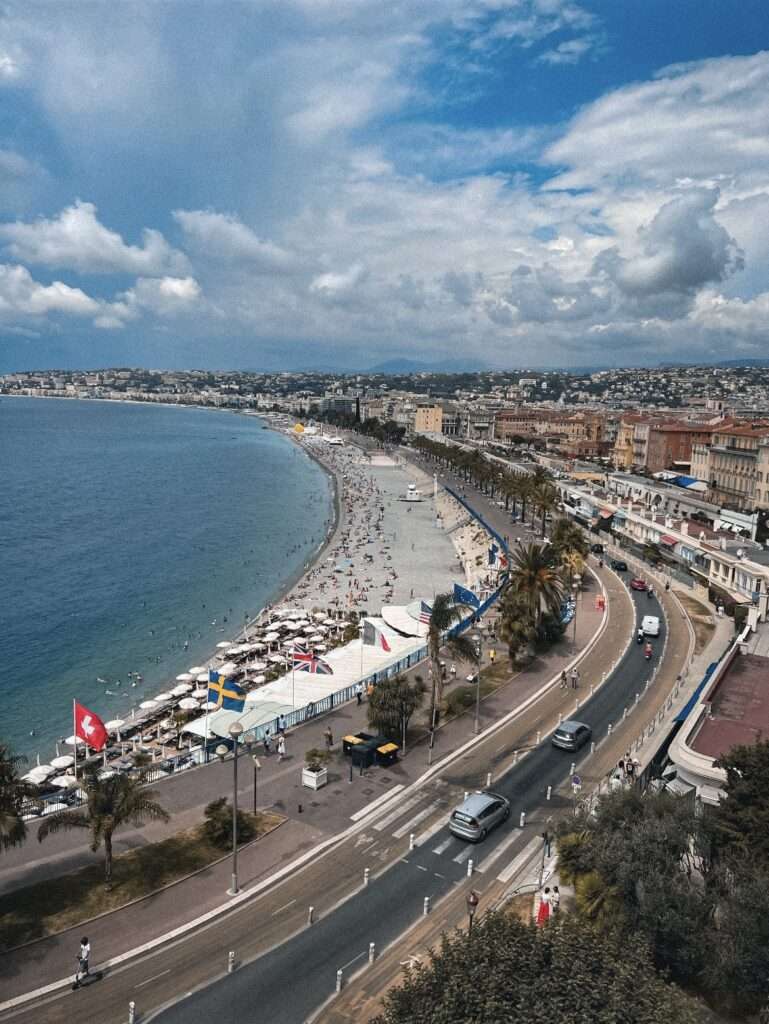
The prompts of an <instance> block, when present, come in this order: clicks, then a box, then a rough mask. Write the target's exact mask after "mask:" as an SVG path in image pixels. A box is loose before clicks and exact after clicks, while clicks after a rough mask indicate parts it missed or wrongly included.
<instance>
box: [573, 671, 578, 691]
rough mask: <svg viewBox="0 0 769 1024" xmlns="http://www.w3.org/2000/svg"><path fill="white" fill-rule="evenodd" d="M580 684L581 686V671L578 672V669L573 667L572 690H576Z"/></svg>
mask: <svg viewBox="0 0 769 1024" xmlns="http://www.w3.org/2000/svg"><path fill="white" fill-rule="evenodd" d="M578 686H579V672H578V670H577V669H576V668H573V669H572V670H571V688H572V690H576V689H577V687H578Z"/></svg>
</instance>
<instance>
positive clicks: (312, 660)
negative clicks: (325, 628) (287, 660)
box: [293, 651, 334, 676]
mask: <svg viewBox="0 0 769 1024" xmlns="http://www.w3.org/2000/svg"><path fill="white" fill-rule="evenodd" d="M293 657H294V668H295V669H297V670H298V671H299V672H314V673H315V674H316V675H319V676H332V675H333V674H334V670H333V669H332V668H331V666H330V665H329V664H328V662H326V661H324V660H323V659H322V658H319V657H318V656H317V654H316V653H315V651H308V652H307V653H306V654H305V653H302V652H297V651H295V652H294V656H293Z"/></svg>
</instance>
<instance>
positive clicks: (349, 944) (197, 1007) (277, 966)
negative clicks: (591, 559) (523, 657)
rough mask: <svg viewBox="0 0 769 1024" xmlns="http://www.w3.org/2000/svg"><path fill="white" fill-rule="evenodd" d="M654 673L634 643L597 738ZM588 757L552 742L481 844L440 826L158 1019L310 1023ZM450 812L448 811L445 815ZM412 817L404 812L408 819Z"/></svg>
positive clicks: (608, 691) (515, 779)
mask: <svg viewBox="0 0 769 1024" xmlns="http://www.w3.org/2000/svg"><path fill="white" fill-rule="evenodd" d="M633 596H634V603H635V605H636V618H637V621H639V622H640V618H641V617H642V616H643V615H644V614H648V612H649V607H650V605H652V604H653V605H654V606H655V608H657V607H658V606H657V603H656V600H655V601H650V600H649V599H648V598H647V597H646V595H645V594H641V595H640V596H636V595H633ZM663 641H664V632H663V633H661V635H660V637H659V640H658V641H657V644H656V646H657V647H658V649H661V645H662V643H663ZM652 667H653V666H652V664H651V663H650V662H647V661H646V660H645V659H644V658H643V654H642V651H641V649H640V648H638V646H637V645H636V644H635V643H634V644H632V645H631V647H630V648H629V649H628V651H627V653H626V655H625V657H624V658H623V659H622V660H621V662H620V664H619V665H618V667H617V669H616V671H615V672H614V674H613V676H612V678H611V679H610V680H609V681H608V682H607V684H606V685H605V686H603V687H602V688H601V689H599V690H598V691H597V692H596V693H595V695H594V696H593V697H592V698H591V699H589V700H588V701H587V702H586V703H585V705H584V707H583V709H581V710H580V719H581V720H582V721H584V722H586V723H587V724H588V725H590V726H591V727H592V729H593V734H594V736H595V737H596V738H597V739H600V738H603V737H604V736H605V735H606V733H607V729H608V726H609V724H615V723H616V722H617V720H618V719H619V718H621V716H622V711H623V708H624V707H626V706H627V705H628V704H630V703H632V701H633V700H634V699H635V694H636V693H637V692H640V691H641V690H642V689H643V686H644V684H645V682H646V680H647V679H648V678H649V676H650V674H651V670H652ZM588 754H589V748H584V749H583V751H582V752H581V756H580V755H574V754H571V753H567V752H565V751H561V750H557V749H555V748H554V747H552V746H551V744H550V743H549V741H548V740H547V739H546V740H545V741H544V742H542V743H541V744H540V745H539V746H537V747H536V748H535V749H534V750H532V751H531V753H530V754H529V755H528V756H527V757H525V758H523V759H522V760H521V761H520V762H519V763H518V764H517V765H516V766H514V767H512V768H510V769H509V770H508V771H506V772H505V773H504V775H502V776H501V777H500V778H499V779H497V780H495V782H494V786H493V788H494V790H495V791H496V792H499V793H502V794H503V795H504V796H506V797H507V798H508V799H509V800H510V801H511V805H512V815H511V819H510V821H509V822H508V823H507V824H506V825H504V826H503V827H501V828H499V829H497V830H496V832H494V833H492V834H491V835H490V836H489V837H488V838H487V840H486V841H485V842H484V843H483V844H482V846H481V845H479V846H477V847H474V846H472V845H470V844H466V843H464V842H463V841H461V840H459V839H456V838H454V837H452V836H451V834H450V833H449V831H448V829H447V828H446V827H445V826H444V827H443V828H441V829H440V830H439V831H437V832H436V833H435V834H434V835H433V836H431V837H430V838H429V839H428V841H426V842H425V843H424V844H423V845H421V846H419V847H418V848H417V849H416V850H414V851H412V852H411V853H409V854H407V855H406V856H404V857H401V858H400V859H399V860H398V861H397V862H396V863H394V864H393V865H392V867H390V868H389V870H387V871H385V872H384V874H382V875H381V876H380V877H378V878H377V879H375V880H374V881H372V882H371V883H370V884H369V886H368V887H367V888H365V889H363V890H362V891H361V892H359V893H357V894H356V895H355V896H353V897H351V898H350V899H348V900H346V901H345V902H343V903H342V904H341V905H340V906H339V907H338V908H337V909H336V910H335V911H334V912H333V913H331V914H329V915H327V916H326V917H325V918H324V919H323V921H321V922H319V924H318V925H315V926H313V927H312V928H308V929H305V930H304V931H302V932H301V933H300V934H299V935H297V936H296V937H295V938H293V939H291V940H290V941H288V942H286V943H284V944H283V945H281V946H279V947H278V948H277V949H274V950H273V951H272V952H271V953H269V954H268V955H267V956H263V957H261V958H259V959H258V960H256V961H254V962H253V963H250V964H247V965H245V966H243V967H241V968H240V969H239V970H238V971H236V972H235V973H234V974H233V975H231V976H229V977H224V978H222V979H220V980H219V981H217V982H215V983H214V984H213V985H209V986H207V987H206V988H203V989H201V990H200V991H199V992H196V993H194V994H193V995H191V996H189V997H188V998H186V999H182V1000H181V1001H180V1002H177V1003H176V1004H175V1005H174V1006H172V1007H170V1008H169V1009H168V1010H166V1011H165V1012H163V1013H161V1014H160V1015H159V1016H157V1017H155V1018H153V1019H156V1020H158V1021H159V1022H162V1024H203V1022H207V1021H209V1020H210V1019H211V1018H212V1017H214V1016H215V1017H216V1018H217V1020H218V1021H219V1022H221V1024H225V1022H228V1021H233V1022H234V1021H238V1022H241V1021H255V1020H257V1019H258V1020H265V1021H270V1022H273V1024H283V1022H285V1024H296V1022H298V1021H303V1020H305V1019H306V1018H307V1016H308V1015H309V1014H311V1013H312V1011H313V1010H314V1009H315V1008H316V1007H317V1006H318V1005H319V1004H320V1002H322V1001H323V1000H324V999H325V998H326V997H327V996H328V995H329V994H330V993H331V991H332V990H333V985H334V981H335V977H336V970H337V968H339V967H342V966H347V968H348V969H350V968H353V969H354V967H355V966H357V965H360V964H361V963H362V961H363V958H364V957H365V955H366V951H367V950H368V944H369V943H370V942H374V943H376V945H377V947H378V948H380V949H381V948H382V947H383V946H384V945H385V944H387V943H388V942H390V941H391V940H392V939H394V938H396V937H397V936H398V935H399V934H400V933H401V932H402V931H403V930H404V929H405V928H406V927H407V926H408V925H410V924H411V923H412V922H413V921H414V920H415V919H417V918H418V917H419V915H420V914H421V913H422V906H423V900H424V898H425V897H430V899H431V901H432V902H433V904H434V903H435V902H436V901H437V900H438V899H439V898H440V897H441V896H443V895H444V894H446V893H447V892H449V891H450V890H451V889H452V888H453V887H454V886H455V885H456V884H459V883H460V882H461V881H462V879H464V878H465V877H466V874H467V860H468V859H469V858H470V857H471V856H472V857H475V858H478V861H479V869H480V871H481V873H483V870H484V862H485V863H487V864H492V863H493V860H494V858H493V855H494V853H495V852H496V851H497V849H498V848H500V847H507V846H508V845H509V844H510V837H511V836H513V835H515V834H516V823H517V822H518V819H519V815H520V812H521V811H527V812H528V813H529V814H531V813H532V812H533V811H534V810H535V809H537V808H540V809H541V808H542V805H543V803H544V799H545V793H546V790H547V787H548V786H552V787H553V789H554V790H555V789H556V788H557V787H558V786H560V785H561V784H562V783H563V782H564V781H565V780H566V779H567V778H568V776H569V773H570V769H571V763H572V761H574V760H576V762H577V764H578V765H579V763H580V761H581V760H582V759H583V758H584V757H585V756H587V755H588ZM578 770H579V769H578ZM455 781H456V780H455ZM449 810H450V808H449V807H448V806H447V808H446V812H447V813H448V811H449ZM408 813H409V811H408V810H404V816H407V815H408ZM393 824H396V822H393ZM361 863H363V861H361ZM438 868H440V870H438ZM297 981H301V984H297ZM257 1007H258V1017H257V1016H256V1015H255V1011H256V1008H257Z"/></svg>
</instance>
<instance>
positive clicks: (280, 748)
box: [278, 733, 286, 761]
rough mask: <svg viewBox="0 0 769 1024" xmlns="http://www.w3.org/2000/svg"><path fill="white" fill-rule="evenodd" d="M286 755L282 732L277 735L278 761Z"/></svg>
mask: <svg viewBox="0 0 769 1024" xmlns="http://www.w3.org/2000/svg"><path fill="white" fill-rule="evenodd" d="M285 756H286V737H285V736H284V735H283V733H281V734H280V736H278V761H282V760H283V758H284V757H285Z"/></svg>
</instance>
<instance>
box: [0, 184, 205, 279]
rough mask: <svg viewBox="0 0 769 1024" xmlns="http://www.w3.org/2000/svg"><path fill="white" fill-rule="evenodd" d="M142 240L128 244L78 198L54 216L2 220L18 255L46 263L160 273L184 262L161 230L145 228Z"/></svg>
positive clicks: (1, 233) (1, 236)
mask: <svg viewBox="0 0 769 1024" xmlns="http://www.w3.org/2000/svg"><path fill="white" fill-rule="evenodd" d="M142 239H143V245H141V246H136V245H126V243H125V242H124V241H123V239H122V238H121V237H120V235H119V234H118V233H117V232H116V231H110V229H109V228H106V227H105V226H104V225H103V224H102V223H100V221H99V219H98V218H97V216H96V207H95V206H94V204H93V203H84V202H81V201H80V200H77V201H76V202H75V203H74V204H73V205H72V206H68V207H66V209H64V210H62V212H61V213H60V214H59V216H58V217H55V218H53V219H50V220H47V219H45V218H40V219H39V220H36V221H32V222H29V223H24V222H22V221H16V222H15V223H12V224H2V225H0V240H3V241H5V243H6V245H7V248H8V251H9V252H10V254H11V255H12V256H13V257H14V259H17V260H23V261H24V262H25V263H34V264H42V265H43V266H48V267H66V268H68V269H71V270H77V271H80V272H81V273H91V274H112V273H120V272H122V273H129V274H162V273H163V272H164V271H167V270H175V271H177V272H178V271H179V270H183V269H185V268H186V266H187V261H186V258H185V257H184V256H183V255H182V253H179V252H176V251H175V250H174V249H172V248H171V247H170V246H169V244H168V243H167V242H166V240H165V239H164V238H163V236H162V234H161V233H160V232H159V231H154V230H152V229H150V228H145V229H144V231H143V232H142Z"/></svg>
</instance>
